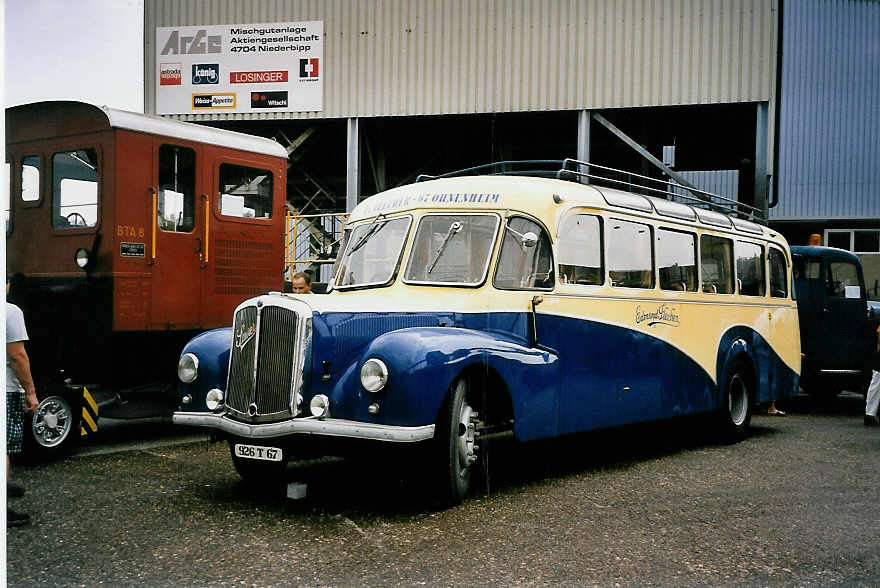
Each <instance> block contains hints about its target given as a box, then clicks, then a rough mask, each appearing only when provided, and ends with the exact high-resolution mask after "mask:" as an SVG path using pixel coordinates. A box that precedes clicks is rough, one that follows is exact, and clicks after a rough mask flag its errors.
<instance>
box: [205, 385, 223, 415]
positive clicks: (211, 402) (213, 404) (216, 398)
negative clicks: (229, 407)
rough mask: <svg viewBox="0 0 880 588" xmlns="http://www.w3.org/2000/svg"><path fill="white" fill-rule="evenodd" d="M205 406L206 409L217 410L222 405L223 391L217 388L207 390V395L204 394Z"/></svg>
mask: <svg viewBox="0 0 880 588" xmlns="http://www.w3.org/2000/svg"><path fill="white" fill-rule="evenodd" d="M205 406H207V407H208V410H213V411H217V410H218V409H220V408H222V407H223V391H222V390H218V389H217V388H211V389H210V390H208V395H207V396H205Z"/></svg>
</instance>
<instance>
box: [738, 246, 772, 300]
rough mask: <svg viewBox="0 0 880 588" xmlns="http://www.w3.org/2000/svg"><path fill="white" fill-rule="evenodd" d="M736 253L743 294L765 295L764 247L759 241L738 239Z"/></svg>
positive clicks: (741, 292) (740, 287)
mask: <svg viewBox="0 0 880 588" xmlns="http://www.w3.org/2000/svg"><path fill="white" fill-rule="evenodd" d="M735 253H736V275H737V283H738V284H739V293H740V294H742V295H743V296H763V295H764V282H765V280H764V247H762V246H761V245H758V244H757V243H747V242H745V241H737V242H736V247H735Z"/></svg>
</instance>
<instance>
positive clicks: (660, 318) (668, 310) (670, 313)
mask: <svg viewBox="0 0 880 588" xmlns="http://www.w3.org/2000/svg"><path fill="white" fill-rule="evenodd" d="M646 321H647V323H648V326H649V327H653V326H654V325H669V326H671V327H677V326H678V325H679V321H680V314H679V310H678V307H677V306H673V305H671V304H661V305H659V306H657V307H656V308H651V309H643V308H642V306H641V305H639V306H636V324H637V325H640V324H642V323H644V322H646Z"/></svg>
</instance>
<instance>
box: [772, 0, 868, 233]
mask: <svg viewBox="0 0 880 588" xmlns="http://www.w3.org/2000/svg"><path fill="white" fill-rule="evenodd" d="M784 10H785V13H784V18H783V34H782V43H783V60H782V94H781V100H782V103H781V108H780V112H781V114H780V121H779V124H780V129H779V135H780V136H779V141H780V144H779V169H778V181H779V205H778V206H777V207H776V208H774V209H772V210H771V219H772V220H786V219H808V218H812V219H816V218H827V219H834V218H874V219H877V218H880V2H876V1H865V0H855V1H854V0H833V1H832V0H786V2H785V4H784Z"/></svg>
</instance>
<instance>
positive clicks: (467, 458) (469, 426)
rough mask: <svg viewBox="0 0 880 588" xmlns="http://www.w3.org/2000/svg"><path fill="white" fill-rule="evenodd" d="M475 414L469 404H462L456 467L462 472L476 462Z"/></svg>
mask: <svg viewBox="0 0 880 588" xmlns="http://www.w3.org/2000/svg"><path fill="white" fill-rule="evenodd" d="M477 416H478V415H477V413H476V412H474V409H473V408H471V406H470V405H469V404H463V405H462V407H461V413H460V414H459V421H458V467H459V469H460V470H461V471H462V472H463V471H465V470H467V468H469V467H470V466H471V464H473V463H474V462H475V461H477V452H476V444H475V440H476V431H477V425H476V422H477Z"/></svg>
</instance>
